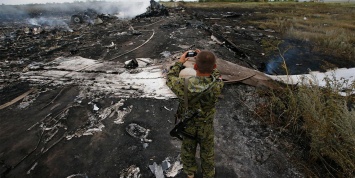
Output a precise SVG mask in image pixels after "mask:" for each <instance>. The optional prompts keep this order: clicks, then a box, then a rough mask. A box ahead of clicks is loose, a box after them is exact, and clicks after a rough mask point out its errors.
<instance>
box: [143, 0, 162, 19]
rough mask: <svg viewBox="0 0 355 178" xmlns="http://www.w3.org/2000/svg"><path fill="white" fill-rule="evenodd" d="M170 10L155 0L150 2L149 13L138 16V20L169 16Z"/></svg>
mask: <svg viewBox="0 0 355 178" xmlns="http://www.w3.org/2000/svg"><path fill="white" fill-rule="evenodd" d="M168 15H169V11H168V9H167V8H166V7H165V6H164V5H162V4H159V3H158V2H156V1H154V0H150V6H149V7H147V11H146V12H145V13H143V14H140V15H137V16H136V18H138V19H139V18H147V17H157V16H168Z"/></svg>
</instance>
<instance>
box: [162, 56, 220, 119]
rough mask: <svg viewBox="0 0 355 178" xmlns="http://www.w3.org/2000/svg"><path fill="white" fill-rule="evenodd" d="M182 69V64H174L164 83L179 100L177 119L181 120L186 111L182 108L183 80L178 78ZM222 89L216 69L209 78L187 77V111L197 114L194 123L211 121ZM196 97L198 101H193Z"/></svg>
mask: <svg viewBox="0 0 355 178" xmlns="http://www.w3.org/2000/svg"><path fill="white" fill-rule="evenodd" d="M182 69H184V66H183V64H182V63H180V62H176V63H175V64H174V65H173V66H172V67H171V69H170V70H169V73H168V75H167V82H166V84H167V85H168V87H169V88H170V89H171V90H172V91H173V92H174V93H175V94H176V96H177V97H178V99H179V107H178V110H177V117H178V118H182V114H183V113H185V110H186V109H185V106H184V83H185V79H184V78H180V77H179V73H180V71H181V70H182ZM222 88H223V81H222V80H221V79H220V73H219V71H218V70H217V69H214V70H213V72H212V74H211V76H210V77H200V76H196V77H189V79H188V87H187V89H188V91H187V98H188V110H189V111H193V112H196V111H197V112H199V113H198V117H196V118H194V121H204V122H212V121H213V117H214V114H215V113H216V108H215V105H216V103H217V100H218V96H219V95H220V94H221V90H222ZM201 93H202V94H201ZM196 97H198V98H197V99H198V100H197V101H196V100H195V101H193V100H194V98H196ZM191 101H193V102H191Z"/></svg>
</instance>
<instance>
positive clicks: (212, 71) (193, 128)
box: [167, 50, 223, 178]
mask: <svg viewBox="0 0 355 178" xmlns="http://www.w3.org/2000/svg"><path fill="white" fill-rule="evenodd" d="M195 52H196V53H195V54H197V55H196V56H195V59H196V64H195V65H194V69H195V70H196V76H192V77H188V79H187V81H186V83H187V100H188V103H187V106H188V107H187V110H186V108H185V107H184V95H185V92H184V85H185V79H184V78H180V77H179V72H180V71H181V70H182V69H183V68H184V66H183V64H184V63H185V62H186V61H187V60H188V57H186V55H187V53H188V51H187V52H185V53H184V54H182V55H181V57H180V59H179V61H178V62H176V63H175V64H174V65H173V66H172V67H171V69H170V71H169V73H168V75H167V85H168V86H169V88H170V89H171V90H172V91H173V92H174V93H175V94H176V96H177V97H178V99H179V106H178V110H177V114H176V117H178V119H182V120H183V118H184V116H183V114H184V113H189V112H193V113H197V114H194V117H193V118H192V119H189V122H187V126H186V127H185V130H184V131H185V132H187V133H188V134H189V135H193V136H194V138H191V136H190V137H187V136H184V135H183V141H182V146H181V159H182V163H183V165H184V172H185V173H186V174H187V177H188V178H193V177H194V174H195V172H196V171H197V165H196V161H195V155H196V148H197V145H198V144H199V145H200V157H201V168H202V174H203V177H204V178H212V177H214V175H215V167H214V129H213V118H214V115H215V112H216V108H215V104H216V102H217V100H218V96H219V95H220V93H221V90H222V88H223V81H222V80H221V78H220V73H219V72H218V70H217V69H216V57H215V55H214V54H213V53H212V52H209V51H200V50H196V51H195ZM185 105H186V104H185Z"/></svg>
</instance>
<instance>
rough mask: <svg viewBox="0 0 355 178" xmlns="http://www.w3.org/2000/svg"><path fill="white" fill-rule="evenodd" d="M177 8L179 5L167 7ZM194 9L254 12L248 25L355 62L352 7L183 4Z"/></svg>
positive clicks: (300, 4) (339, 4)
mask: <svg viewBox="0 0 355 178" xmlns="http://www.w3.org/2000/svg"><path fill="white" fill-rule="evenodd" d="M165 4H166V5H167V6H174V4H175V5H176V4H178V3H165ZM180 5H183V6H185V7H193V8H196V7H198V8H233V7H235V8H242V9H250V10H252V11H254V12H260V13H254V14H253V16H254V17H253V18H251V20H250V21H249V22H250V23H251V24H254V25H256V26H257V27H259V28H263V29H268V28H270V29H274V30H275V31H277V32H280V33H282V34H283V35H284V36H285V38H294V39H299V40H304V41H309V42H312V43H313V44H314V47H315V50H318V51H322V52H323V53H325V54H331V55H334V56H335V57H340V58H343V59H344V60H355V33H354V31H355V4H352V3H296V2H278V3H231V2H218V3H213V2H210V3H196V2H195V3H180Z"/></svg>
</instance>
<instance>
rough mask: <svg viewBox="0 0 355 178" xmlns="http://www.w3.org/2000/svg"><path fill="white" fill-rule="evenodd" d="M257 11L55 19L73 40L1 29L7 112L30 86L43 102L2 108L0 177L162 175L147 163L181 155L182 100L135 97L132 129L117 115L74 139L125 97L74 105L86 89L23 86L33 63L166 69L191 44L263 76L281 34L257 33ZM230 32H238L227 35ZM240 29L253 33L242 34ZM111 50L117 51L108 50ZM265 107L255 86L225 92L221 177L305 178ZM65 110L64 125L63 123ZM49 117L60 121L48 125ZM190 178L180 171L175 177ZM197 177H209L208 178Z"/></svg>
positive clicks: (220, 119)
mask: <svg viewBox="0 0 355 178" xmlns="http://www.w3.org/2000/svg"><path fill="white" fill-rule="evenodd" d="M231 11H232V12H237V13H239V14H242V15H241V16H235V17H233V18H222V19H219V20H213V19H208V20H206V18H212V17H215V18H220V17H221V14H225V13H227V12H231ZM253 13H254V12H253V11H251V10H245V9H238V8H235V9H213V10H208V9H186V11H182V9H181V8H178V9H170V14H171V16H169V17H152V18H143V19H134V20H130V21H122V20H119V19H117V18H112V19H107V20H105V21H104V23H103V24H99V25H86V24H71V23H70V22H69V21H70V20H69V19H70V16H69V15H67V14H65V15H56V16H55V17H57V18H62V19H63V20H64V21H65V22H67V23H68V24H69V27H70V28H71V29H72V30H73V32H68V31H63V30H58V29H53V30H47V31H44V32H42V33H41V34H37V35H32V34H26V33H24V32H23V29H24V28H25V27H26V26H28V25H26V23H25V20H23V19H18V22H19V23H15V22H8V21H6V22H3V23H2V28H3V29H2V32H3V33H4V34H5V35H4V36H3V38H2V44H1V46H0V49H1V54H0V57H1V61H0V62H1V77H2V79H1V83H0V84H1V91H0V98H1V100H0V104H4V103H6V102H9V101H11V100H12V99H14V98H16V97H17V96H19V95H21V94H22V93H25V92H26V91H28V90H29V89H30V88H31V87H34V88H36V89H37V90H36V91H35V92H34V93H32V94H31V95H34V98H35V99H34V100H33V102H32V103H30V105H29V106H27V107H19V105H20V104H19V103H20V102H17V103H15V104H13V105H11V106H9V107H7V108H5V109H2V110H0V118H1V119H0V143H1V146H0V166H1V168H0V173H1V177H68V176H71V175H76V174H77V176H76V177H85V176H87V177H119V176H120V173H121V172H122V171H123V170H125V169H126V168H128V167H130V166H131V165H135V166H137V167H139V168H140V173H141V175H142V177H143V178H146V177H154V175H153V173H152V172H151V171H150V169H149V167H148V166H149V165H151V164H153V163H154V162H156V163H158V164H161V162H162V161H163V160H164V159H166V158H167V157H169V158H170V159H171V160H174V159H176V158H177V157H178V155H179V154H180V144H181V142H180V141H178V140H176V139H173V138H171V137H170V136H169V131H170V130H171V129H172V128H173V126H174V124H173V123H174V114H175V111H176V108H177V104H178V101H177V100H176V99H169V100H157V99H146V98H128V99H126V101H125V102H124V105H123V106H122V108H124V107H128V106H133V107H132V111H131V112H130V113H129V114H127V115H126V117H125V118H124V120H123V121H124V123H122V124H114V119H115V116H112V117H108V118H106V119H105V120H103V121H102V124H103V125H104V126H105V127H104V128H102V131H100V132H95V133H93V135H88V136H80V137H74V138H71V139H70V140H68V139H67V138H66V136H67V135H70V134H73V133H74V132H75V131H77V130H80V129H82V128H85V127H88V126H89V125H90V124H92V123H90V122H89V121H88V118H90V116H92V115H97V111H94V110H93V107H92V106H93V105H92V103H95V104H96V105H97V106H98V107H99V108H105V107H109V106H111V105H112V103H117V102H118V101H120V99H121V98H117V97H111V96H106V95H105V96H102V95H96V96H95V95H94V96H92V98H86V99H83V100H82V101H81V102H76V101H75V100H76V99H77V96H78V95H79V90H81V89H80V88H79V87H76V86H64V87H63V86H46V85H44V86H39V85H35V86H33V85H32V84H30V83H28V82H26V81H21V80H20V79H19V76H20V74H21V72H22V70H23V69H24V68H25V67H26V66H27V65H28V64H31V63H33V62H50V61H52V60H54V59H55V58H56V57H59V56H67V57H70V56H82V57H85V58H91V59H95V60H104V61H105V60H107V61H109V60H113V61H120V62H125V61H127V60H129V59H134V58H151V59H155V61H156V62H157V63H163V62H165V60H166V57H164V56H163V54H162V53H164V52H166V51H167V52H170V53H171V54H176V53H181V52H184V51H185V50H188V49H189V47H191V46H193V47H192V48H193V49H194V48H199V49H206V50H211V51H213V52H214V53H215V54H216V55H217V56H218V57H219V58H222V59H224V60H228V61H231V62H234V63H237V64H240V65H244V66H247V67H250V68H254V69H259V70H262V71H264V70H265V64H267V63H268V62H269V60H270V56H266V55H263V52H264V51H263V49H262V47H261V45H260V40H261V39H262V38H268V37H267V35H270V34H269V33H272V35H273V36H274V37H275V38H281V35H280V34H277V33H275V32H267V31H265V29H257V28H255V27H250V26H249V25H248V23H247V19H248V18H252V17H253ZM231 24H232V27H227V26H228V25H231ZM130 26H132V27H134V29H135V30H138V31H140V32H141V33H142V34H141V35H135V34H128V35H124V34H123V35H119V34H122V32H129V28H130ZM235 26H240V27H243V28H246V29H249V30H244V31H243V30H241V29H239V28H238V29H234V27H235ZM153 31H154V32H153ZM153 33H154V36H153V38H152V39H151V40H150V41H149V42H148V43H147V44H146V45H144V46H142V47H140V48H138V49H137V50H135V51H133V52H131V53H128V54H126V55H123V56H121V57H118V58H117V56H119V55H121V54H124V53H125V52H127V51H129V50H131V49H133V48H135V47H137V46H139V45H140V44H142V43H143V42H144V41H146V40H148V39H149V38H150V37H151V36H152V34H153ZM211 34H216V35H217V36H218V35H223V36H225V38H227V39H229V40H230V41H231V42H233V43H234V44H236V45H237V46H239V47H240V49H237V50H236V49H234V50H233V49H231V48H230V46H229V48H228V46H226V45H220V44H217V43H215V42H213V41H212V40H211ZM112 42H113V43H114V44H115V47H113V48H111V47H107V46H108V45H110V44H111V43H112ZM335 65H337V64H335ZM316 70H321V68H318V69H316ZM297 71H298V72H302V71H305V66H303V67H302V66H299V68H298V69H295V73H297ZM262 100H263V98H260V97H259V96H258V94H257V91H256V89H255V88H254V87H251V86H245V85H243V84H239V83H237V84H230V85H226V86H225V88H224V89H223V96H222V98H221V99H220V101H219V103H218V105H217V115H216V117H215V122H214V124H215V125H214V126H215V133H216V135H215V145H214V146H215V150H216V151H215V152H216V156H215V157H216V177H220V178H225V177H280V178H281V177H304V172H303V171H304V170H303V168H302V167H300V166H299V165H298V164H296V163H295V162H293V160H294V158H295V157H297V155H294V154H296V153H297V151H295V150H297V149H299V148H296V146H294V145H293V144H292V143H288V142H286V141H285V140H284V139H283V138H280V136H279V133H278V132H275V131H274V130H273V129H272V128H270V127H268V126H266V125H264V124H263V123H262V122H260V120H261V118H259V117H258V115H257V114H255V112H254V110H255V108H256V107H257V105H256V103H258V102H260V101H262ZM64 111H66V112H67V113H66V117H65V118H64V119H58V118H60V115H61V114H63V112H64ZM55 116H58V117H55ZM51 117H52V118H54V119H52V120H50V119H49V118H51ZM43 121H46V122H43ZM41 123H45V125H40V124H41ZM131 123H136V124H138V125H140V126H142V127H144V128H146V129H150V130H151V131H150V133H149V135H148V137H147V138H148V139H152V142H151V143H148V146H147V147H146V148H145V147H144V143H143V142H142V141H141V140H140V139H137V138H134V137H132V136H130V135H129V134H128V133H127V132H126V130H125V129H126V127H127V126H128V125H129V124H131ZM46 124H48V125H46ZM53 124H59V125H58V129H57V133H56V134H53V133H50V132H42V130H43V129H42V128H44V127H46V126H53ZM51 135H54V136H53V137H50V136H51ZM145 146H146V145H145ZM211 146H212V145H211ZM287 150H293V151H294V152H287ZM172 163H173V162H172ZM31 168H33V169H31ZM184 176H185V175H183V174H182V173H179V174H178V175H177V176H176V177H184ZM197 177H201V175H200V173H199V174H198V175H197Z"/></svg>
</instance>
